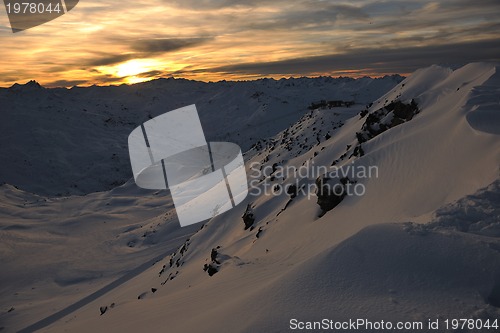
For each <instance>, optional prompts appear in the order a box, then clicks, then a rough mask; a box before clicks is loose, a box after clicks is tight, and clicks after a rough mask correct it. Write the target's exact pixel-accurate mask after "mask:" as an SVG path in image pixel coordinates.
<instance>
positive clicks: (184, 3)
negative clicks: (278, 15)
mask: <svg viewBox="0 0 500 333" xmlns="http://www.w3.org/2000/svg"><path fill="white" fill-rule="evenodd" d="M286 2H288V1H284V0H275V1H273V2H269V1H268V0H165V3H167V4H168V5H172V6H176V7H180V8H189V9H193V10H207V9H220V8H228V7H256V6H261V5H265V4H267V5H270V4H271V5H272V4H277V3H286Z"/></svg>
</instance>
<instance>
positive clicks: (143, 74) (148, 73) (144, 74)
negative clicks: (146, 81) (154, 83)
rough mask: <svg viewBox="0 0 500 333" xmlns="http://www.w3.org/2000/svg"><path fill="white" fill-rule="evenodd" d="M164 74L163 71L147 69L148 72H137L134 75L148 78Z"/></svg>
mask: <svg viewBox="0 0 500 333" xmlns="http://www.w3.org/2000/svg"><path fill="white" fill-rule="evenodd" d="M164 74H165V73H164V72H163V71H149V72H144V73H139V74H137V75H135V76H136V77H142V78H149V77H151V78H153V77H158V76H162V75H164Z"/></svg>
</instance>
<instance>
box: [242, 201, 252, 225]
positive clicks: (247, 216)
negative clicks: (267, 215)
mask: <svg viewBox="0 0 500 333" xmlns="http://www.w3.org/2000/svg"><path fill="white" fill-rule="evenodd" d="M242 218H243V223H245V230H248V229H249V228H250V227H251V226H252V225H253V223H254V222H255V217H254V214H253V209H252V205H251V204H248V205H247V209H246V210H245V213H244V214H243V216H242Z"/></svg>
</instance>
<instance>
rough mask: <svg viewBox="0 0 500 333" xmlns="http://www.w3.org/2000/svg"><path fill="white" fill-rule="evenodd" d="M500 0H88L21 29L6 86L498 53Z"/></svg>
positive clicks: (372, 71) (344, 69)
mask: <svg viewBox="0 0 500 333" xmlns="http://www.w3.org/2000/svg"><path fill="white" fill-rule="evenodd" d="M499 31H500V1H499V0H476V1H473V0H471V1H467V0H443V1H439V2H432V1H423V0H388V1H373V0H355V1H349V2H347V1H346V2H343V1H329V0H274V1H264V0H149V1H145V0H137V1H127V0H101V1H96V0H80V2H79V4H78V5H77V6H76V7H75V8H74V9H73V10H71V11H70V12H68V13H67V14H66V15H64V16H62V17H59V18H57V19H55V20H53V21H51V22H48V23H46V24H44V25H41V26H38V27H35V28H32V29H29V30H26V31H23V32H19V33H16V34H13V33H12V30H11V29H10V25H9V20H8V18H7V14H6V10H5V7H4V6H3V5H2V6H1V7H0V50H1V53H0V54H1V57H0V86H2V87H8V86H10V85H12V84H13V83H15V82H19V83H24V82H26V81H28V80H31V79H34V80H37V81H38V82H40V83H41V84H43V85H44V86H47V87H53V86H66V87H70V86H73V85H82V86H85V85H91V84H99V85H109V84H121V83H135V82H141V81H145V80H151V79H154V78H157V77H169V76H174V77H183V78H188V79H196V80H203V81H209V80H212V81H215V80H222V79H226V80H235V79H238V80H239V79H254V78H261V77H274V78H281V77H290V76H295V77H297V76H318V75H333V76H339V75H344V76H363V75H372V76H379V75H384V74H392V73H400V74H408V73H411V72H412V71H413V70H415V69H417V68H419V67H423V66H428V65H431V64H434V63H439V64H445V65H448V64H449V65H459V64H462V63H468V62H472V61H499V60H500V34H499Z"/></svg>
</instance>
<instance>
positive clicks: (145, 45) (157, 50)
mask: <svg viewBox="0 0 500 333" xmlns="http://www.w3.org/2000/svg"><path fill="white" fill-rule="evenodd" d="M209 40H211V38H206V37H203V38H201V37H195V38H153V39H139V40H135V41H133V42H132V43H131V44H130V45H129V48H130V50H131V52H129V53H122V54H107V53H106V54H102V53H99V54H96V55H95V58H94V59H89V60H88V61H86V62H85V65H87V66H109V65H114V64H119V63H121V62H124V61H127V60H131V59H139V58H148V57H151V56H154V55H157V54H161V53H167V52H172V51H177V50H180V49H183V48H187V47H191V46H196V45H199V44H202V43H205V42H207V41H209Z"/></svg>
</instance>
